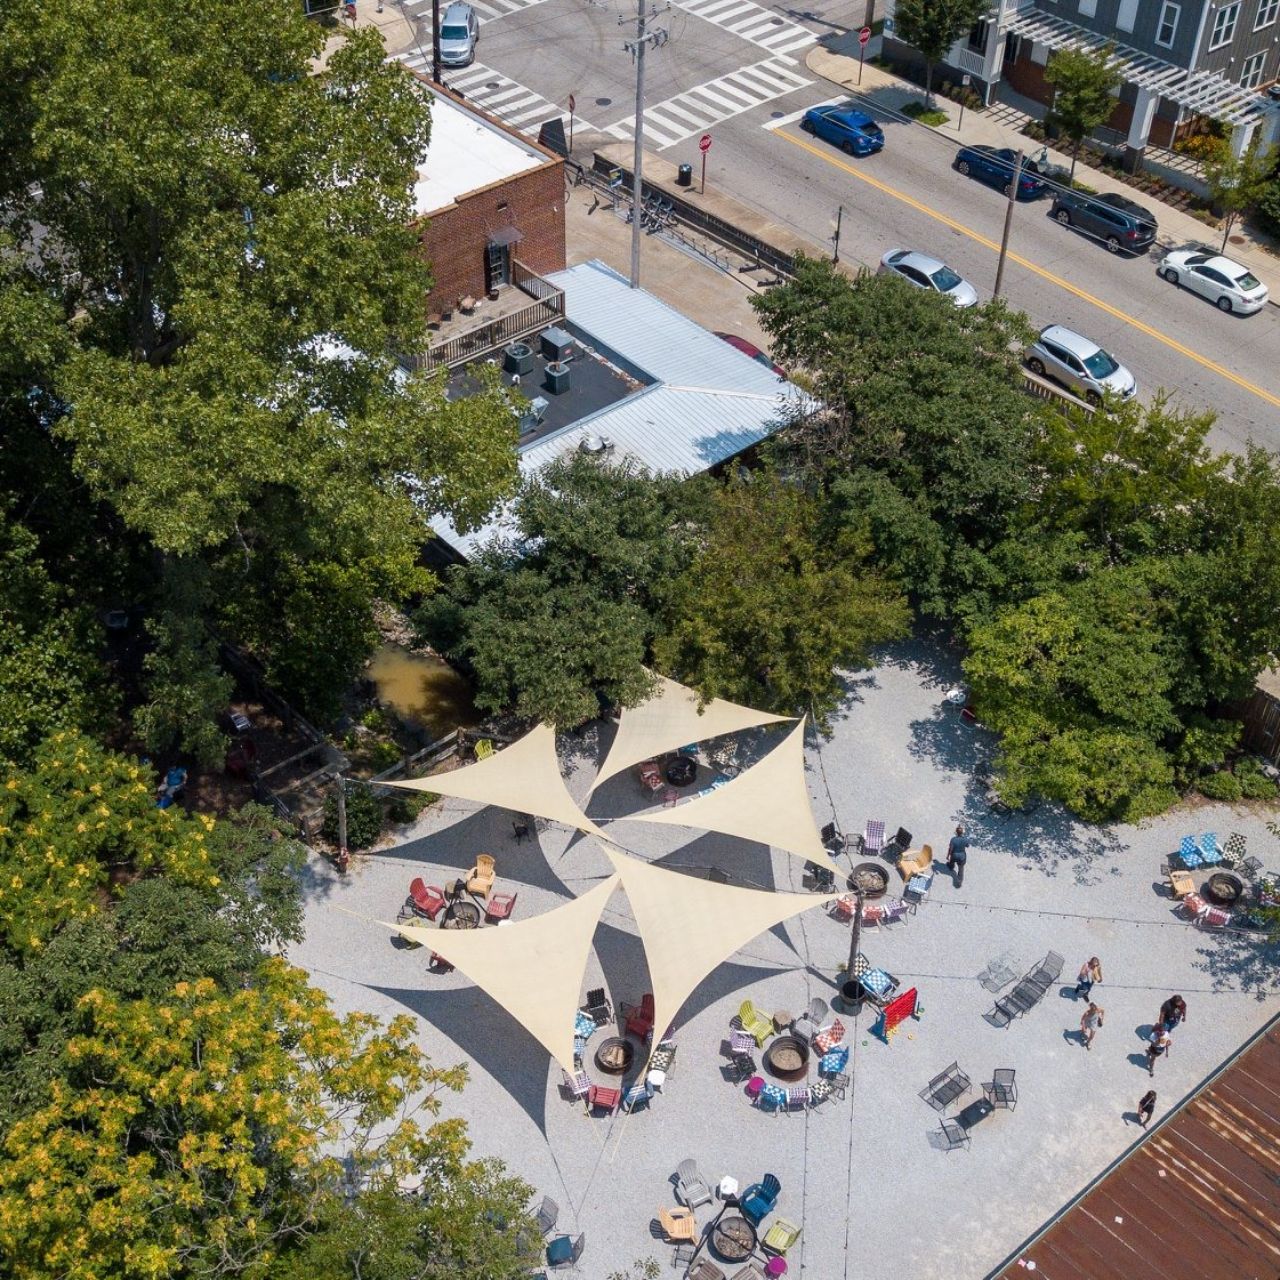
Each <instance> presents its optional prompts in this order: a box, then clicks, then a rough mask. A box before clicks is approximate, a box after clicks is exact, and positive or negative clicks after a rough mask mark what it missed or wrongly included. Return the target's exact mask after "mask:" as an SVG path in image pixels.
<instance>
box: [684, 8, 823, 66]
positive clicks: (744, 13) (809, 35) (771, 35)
mask: <svg viewBox="0 0 1280 1280" xmlns="http://www.w3.org/2000/svg"><path fill="white" fill-rule="evenodd" d="M671 4H672V5H673V6H674V7H675V8H677V9H683V10H684V12H686V13H688V14H692V15H693V17H695V18H702V19H704V20H705V21H707V22H713V23H715V24H716V26H718V27H723V28H724V29H725V30H726V31H731V32H732V33H733V34H734V35H736V36H738V37H740V38H741V39H743V40H749V41H750V42H751V43H752V44H757V45H759V46H760V47H761V48H762V49H768V50H769V51H770V52H771V53H774V54H777V55H779V56H781V55H782V54H784V53H785V52H786V51H788V50H791V49H803V48H804V47H805V46H806V45H810V44H815V43H817V39H818V36H817V34H816V33H815V32H813V31H810V30H809V28H808V27H806V26H803V25H802V24H801V23H799V22H794V21H792V20H790V19H788V18H779V17H778V16H777V15H776V14H774V13H773V12H771V11H770V10H769V9H766V8H764V7H763V6H762V5H759V4H756V3H755V0H671Z"/></svg>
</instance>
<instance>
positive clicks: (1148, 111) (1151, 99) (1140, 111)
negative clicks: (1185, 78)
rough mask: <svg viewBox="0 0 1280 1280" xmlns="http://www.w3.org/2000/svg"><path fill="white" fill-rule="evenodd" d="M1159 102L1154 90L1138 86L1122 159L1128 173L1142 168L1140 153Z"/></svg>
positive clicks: (1148, 135) (1149, 131)
mask: <svg viewBox="0 0 1280 1280" xmlns="http://www.w3.org/2000/svg"><path fill="white" fill-rule="evenodd" d="M1159 101H1160V95H1159V94H1158V93H1156V91H1155V90H1154V89H1144V88H1143V87H1142V86H1141V85H1139V86H1138V96H1137V98H1136V99H1135V100H1134V103H1133V119H1132V120H1131V121H1130V123H1129V137H1128V139H1127V140H1126V141H1127V143H1128V150H1127V151H1126V152H1125V157H1124V167H1125V169H1126V170H1127V171H1128V172H1129V173H1134V172H1136V171H1137V170H1138V169H1140V168H1141V167H1142V153H1143V151H1145V150H1146V147H1147V139H1148V138H1149V137H1150V136H1151V122H1152V121H1153V120H1154V119H1155V115H1156V103H1157V102H1159Z"/></svg>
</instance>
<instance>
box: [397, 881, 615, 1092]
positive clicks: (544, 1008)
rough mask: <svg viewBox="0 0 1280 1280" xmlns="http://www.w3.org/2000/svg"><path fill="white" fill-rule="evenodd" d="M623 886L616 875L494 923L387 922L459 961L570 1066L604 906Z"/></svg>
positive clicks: (458, 964) (451, 960)
mask: <svg viewBox="0 0 1280 1280" xmlns="http://www.w3.org/2000/svg"><path fill="white" fill-rule="evenodd" d="M617 887H618V877H617V876H610V877H609V878H608V879H607V880H605V881H604V882H603V883H602V884H598V885H596V887H595V888H594V889H591V890H588V892H586V893H584V894H583V895H582V896H581V897H580V898H574V899H572V900H571V901H569V902H566V903H565V904H564V905H563V906H560V907H555V908H553V909H552V910H551V911H546V912H543V914H542V915H540V916H533V917H532V918H531V919H528V920H514V921H509V922H508V923H507V924H504V925H501V926H500V927H498V928H496V929H428V928H425V927H424V926H422V925H417V924H387V928H388V929H391V930H393V931H394V932H396V933H398V934H400V936H401V937H403V938H407V939H408V940H409V941H410V942H417V943H420V944H421V945H422V946H424V947H430V949H431V950H432V951H434V952H435V953H436V954H437V955H440V956H443V957H444V958H445V959H446V960H447V961H448V962H449V963H450V964H451V965H453V966H454V967H455V968H457V969H460V970H461V971H462V972H463V973H465V974H466V975H467V977H468V978H470V979H471V981H472V982H474V983H475V984H476V986H478V987H480V988H481V989H482V990H483V991H484V992H486V993H487V994H488V995H489V996H490V998H491V999H493V1000H495V1001H496V1002H497V1003H498V1004H500V1005H501V1006H502V1007H503V1008H504V1009H505V1010H506V1011H507V1012H508V1013H509V1014H510V1015H511V1016H512V1017H513V1018H514V1019H515V1020H516V1021H517V1022H518V1023H519V1024H520V1025H521V1026H522V1027H523V1028H524V1029H525V1030H526V1031H527V1032H528V1033H529V1034H530V1035H531V1036H533V1038H534V1039H535V1040H537V1041H539V1042H540V1043H541V1044H543V1045H545V1046H546V1048H547V1051H548V1052H549V1053H550V1054H551V1056H552V1057H553V1058H554V1059H555V1060H556V1061H557V1062H558V1063H559V1064H560V1065H561V1066H562V1067H563V1068H564V1069H565V1070H566V1071H568V1072H569V1073H570V1074H572V1073H573V1071H574V1065H573V1019H574V1014H575V1013H576V1012H577V1010H578V1006H579V1005H580V1004H581V1002H582V1000H581V998H582V977H583V974H584V973H585V972H586V968H587V956H588V955H589V954H590V952H591V940H592V938H593V937H594V936H595V932H596V925H597V923H598V922H599V920H600V913H601V912H602V911H603V910H604V906H605V903H606V902H608V900H609V897H610V895H611V894H612V893H613V891H614V889H616V888H617ZM380 923H383V924H386V921H380Z"/></svg>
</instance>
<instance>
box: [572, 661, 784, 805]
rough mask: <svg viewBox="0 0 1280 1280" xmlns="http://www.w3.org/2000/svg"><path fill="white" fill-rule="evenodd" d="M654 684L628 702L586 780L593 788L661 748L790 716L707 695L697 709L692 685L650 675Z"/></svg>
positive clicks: (658, 752) (713, 736) (770, 722)
mask: <svg viewBox="0 0 1280 1280" xmlns="http://www.w3.org/2000/svg"><path fill="white" fill-rule="evenodd" d="M654 679H655V680H656V681H657V687H656V688H655V689H654V693H653V697H652V698H650V699H649V700H648V702H643V703H641V704H640V706H638V707H627V708H626V709H625V710H624V711H623V713H622V719H621V720H620V721H619V724H618V732H617V733H616V734H615V735H614V739H613V745H612V746H611V747H610V748H609V754H608V755H607V756H606V757H605V762H604V764H602V765H601V766H600V772H599V773H598V774H596V780H595V781H594V782H593V783H592V784H591V789H592V790H593V791H594V790H595V789H596V787H598V786H599V785H600V784H601V783H602V782H603V781H604V780H605V779H606V778H612V777H613V775H614V774H615V773H621V772H622V771H623V769H626V768H629V767H630V766H631V765H633V764H639V763H640V762H641V761H642V760H649V759H651V758H652V757H654V756H656V755H661V754H662V752H664V751H674V750H675V749H676V748H677V747H683V746H685V745H686V744H687V743H690V742H701V741H702V740H703V739H704V738H715V737H719V736H720V735H721V734H724V733H736V732H737V731H738V730H739V729H750V728H753V727H754V726H755V725H760V724H774V723H775V722H777V721H779V720H790V719H791V717H790V716H775V715H770V714H769V713H768V712H767V711H753V710H752V709H751V708H750V707H740V706H738V705H737V703H734V702H725V701H723V700H722V699H720V698H712V699H711V701H710V702H708V703H707V704H706V706H704V707H702V708H699V706H698V695H697V694H696V693H694V691H693V690H692V689H686V688H685V687H684V685H682V684H677V683H676V682H675V681H674V680H668V679H667V678H666V676H655V677H654Z"/></svg>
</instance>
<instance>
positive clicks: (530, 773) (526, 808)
mask: <svg viewBox="0 0 1280 1280" xmlns="http://www.w3.org/2000/svg"><path fill="white" fill-rule="evenodd" d="M379 785H381V786H388V787H404V788H406V789H408V790H410V791H434V792H435V793H436V794H437V795H442V796H453V797H455V798H456V799H459V800H474V801H476V803H477V804H492V805H497V806H498V807H499V808H502V809H511V810H513V811H514V812H516V813H531V814H533V815H534V816H535V817H538V818H547V819H549V820H550V821H552V822H560V823H563V824H564V825H565V826H566V827H576V828H577V829H578V830H579V831H586V832H589V833H590V834H591V835H594V836H600V837H601V838H602V839H603V838H604V832H603V831H601V830H600V828H599V827H597V826H596V824H595V823H594V822H592V821H591V819H590V818H588V817H587V815H586V814H585V813H583V812H582V810H581V809H580V808H578V805H577V804H576V802H575V801H574V799H573V797H572V796H571V795H570V794H569V789H568V787H566V786H565V785H564V778H562V777H561V776H560V764H559V762H558V761H557V760H556V735H555V730H554V729H552V727H551V726H550V725H547V724H540V725H538V727H537V728H536V729H534V730H532V731H531V732H529V733H526V734H525V736H524V737H523V738H521V739H519V741H517V742H513V743H512V744H511V745H510V746H509V747H504V748H503V749H502V750H501V751H497V752H495V753H494V754H493V755H491V756H490V757H489V758H488V759H487V760H477V761H476V763H475V764H468V765H464V766H463V767H462V768H461V769H454V770H452V771H451V772H449V773H437V774H433V775H432V776H431V777H429V778H412V779H409V780H408V781H404V782H387V783H380V784H379Z"/></svg>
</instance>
